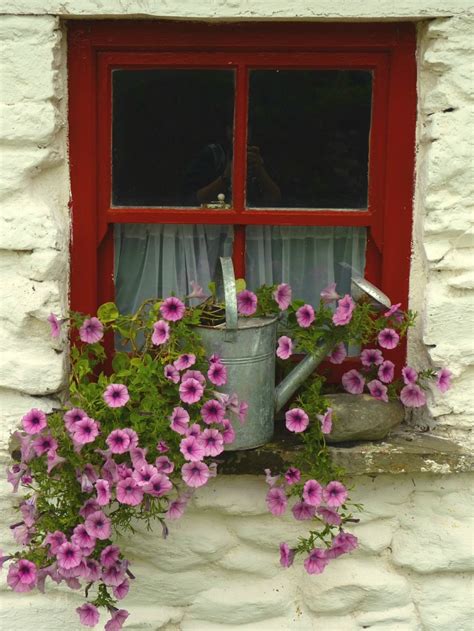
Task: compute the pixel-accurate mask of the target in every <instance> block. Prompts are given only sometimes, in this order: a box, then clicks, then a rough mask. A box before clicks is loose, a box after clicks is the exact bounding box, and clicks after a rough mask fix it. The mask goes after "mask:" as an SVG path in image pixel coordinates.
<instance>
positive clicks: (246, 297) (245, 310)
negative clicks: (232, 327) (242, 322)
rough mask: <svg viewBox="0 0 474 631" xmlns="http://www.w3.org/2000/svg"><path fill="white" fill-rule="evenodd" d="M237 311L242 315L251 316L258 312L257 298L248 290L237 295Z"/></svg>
mask: <svg viewBox="0 0 474 631" xmlns="http://www.w3.org/2000/svg"><path fill="white" fill-rule="evenodd" d="M237 309H238V311H239V313H240V314H241V315H244V316H251V315H253V314H254V313H255V311H257V296H256V295H255V294H254V293H253V292H252V291H249V290H248V289H244V291H239V293H238V294H237Z"/></svg>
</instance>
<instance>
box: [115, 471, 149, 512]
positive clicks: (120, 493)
mask: <svg viewBox="0 0 474 631" xmlns="http://www.w3.org/2000/svg"><path fill="white" fill-rule="evenodd" d="M116 493H117V501H118V502H120V503H121V504H128V505H129V506H138V504H140V502H141V501H142V499H143V488H142V487H141V486H140V485H139V484H138V482H137V481H136V480H134V479H133V478H132V477H127V478H124V479H123V480H120V482H119V483H118V484H117V491H116Z"/></svg>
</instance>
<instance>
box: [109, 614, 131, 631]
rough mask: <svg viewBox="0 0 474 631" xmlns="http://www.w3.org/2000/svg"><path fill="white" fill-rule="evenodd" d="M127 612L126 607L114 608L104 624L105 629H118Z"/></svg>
mask: <svg viewBox="0 0 474 631" xmlns="http://www.w3.org/2000/svg"><path fill="white" fill-rule="evenodd" d="M128 616H129V613H128V611H127V610H126V609H115V610H114V612H113V613H112V617H111V619H110V620H109V621H108V622H107V623H106V624H105V627H104V630H105V631H120V630H121V628H122V627H123V624H124V622H125V620H126V619H127V618H128Z"/></svg>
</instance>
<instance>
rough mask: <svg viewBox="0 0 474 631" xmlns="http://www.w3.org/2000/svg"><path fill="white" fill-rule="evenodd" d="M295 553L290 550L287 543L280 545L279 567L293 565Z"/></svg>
mask: <svg viewBox="0 0 474 631" xmlns="http://www.w3.org/2000/svg"><path fill="white" fill-rule="evenodd" d="M294 558H295V551H294V550H292V549H290V547H289V546H288V544H287V543H280V565H281V566H283V567H290V566H291V565H293V560H294Z"/></svg>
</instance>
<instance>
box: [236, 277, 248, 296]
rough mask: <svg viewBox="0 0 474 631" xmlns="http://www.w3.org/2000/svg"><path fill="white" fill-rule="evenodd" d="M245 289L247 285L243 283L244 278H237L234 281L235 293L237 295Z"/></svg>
mask: <svg viewBox="0 0 474 631" xmlns="http://www.w3.org/2000/svg"><path fill="white" fill-rule="evenodd" d="M246 288H247V283H246V282H245V278H237V279H236V281H235V291H236V292H237V293H239V291H244V289H246Z"/></svg>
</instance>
